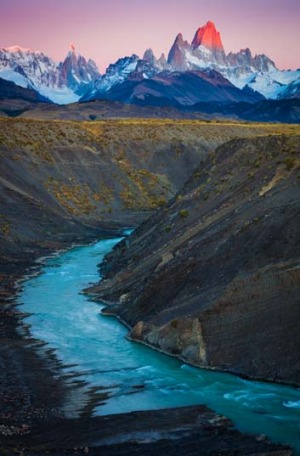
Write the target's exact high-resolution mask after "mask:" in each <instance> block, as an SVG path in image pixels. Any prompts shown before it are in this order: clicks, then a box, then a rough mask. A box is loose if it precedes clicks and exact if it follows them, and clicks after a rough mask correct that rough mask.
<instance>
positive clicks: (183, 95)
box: [94, 70, 264, 107]
mask: <svg viewBox="0 0 300 456" xmlns="http://www.w3.org/2000/svg"><path fill="white" fill-rule="evenodd" d="M97 98H104V99H110V100H118V101H122V102H124V103H134V104H138V105H141V106H178V107H180V106H191V105H194V104H196V103H199V102H201V101H206V102H221V103H233V102H241V101H244V102H248V103H255V102H257V101H260V100H262V99H264V97H263V96H262V95H260V94H259V93H257V92H254V91H253V90H250V89H245V90H240V89H238V88H237V87H235V86H234V85H233V84H231V83H230V82H229V81H228V80H227V79H225V78H224V77H223V76H222V75H221V74H220V73H218V72H217V71H215V70H208V71H189V72H161V73H159V74H156V75H154V76H153V77H151V78H143V79H139V78H133V77H131V78H127V80H126V81H124V82H123V83H121V84H118V85H115V86H112V87H111V88H110V90H109V91H107V92H105V93H103V92H101V91H99V92H96V93H95V94H94V99H97Z"/></svg>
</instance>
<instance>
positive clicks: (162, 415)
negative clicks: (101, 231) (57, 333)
mask: <svg viewBox="0 0 300 456" xmlns="http://www.w3.org/2000/svg"><path fill="white" fill-rule="evenodd" d="M78 241H79V240H78ZM38 253H39V254H40V255H41V251H36V254H38ZM46 253H50V250H49V251H44V252H43V255H42V256H45V255H44V254H46ZM24 260H25V259H24ZM16 271H18V273H16ZM22 271H23V272H24V273H25V271H26V274H28V273H30V272H31V273H34V272H35V273H37V272H38V271H37V266H36V265H35V266H33V262H30V261H29V260H26V261H22V266H21V265H20V267H19V268H15V267H14V275H12V274H7V276H6V279H5V280H4V281H2V282H1V296H2V309H3V310H2V317H3V318H2V325H1V331H2V335H3V336H2V337H1V339H2V342H3V343H2V344H1V362H2V366H3V369H1V384H2V385H3V386H2V390H1V391H2V396H1V403H2V404H3V407H1V425H0V432H1V440H0V441H1V446H0V448H1V451H2V453H3V454H7V455H10V454H20V451H23V453H24V454H28V455H34V456H38V455H43V454H47V452H50V454H53V455H61V454H62V453H63V454H74V453H75V454H76V452H77V453H79V454H80V453H83V454H84V451H85V452H86V451H88V452H89V454H95V455H96V454H101V455H102V454H104V455H105V454H124V455H125V454H131V453H132V451H135V452H136V453H137V454H156V453H157V452H158V451H161V452H163V454H191V455H192V454H196V453H195V452H196V451H198V445H202V444H203V445H204V446H205V451H206V453H205V452H203V454H211V455H212V454H217V453H216V452H217V451H219V452H222V454H233V452H234V454H241V455H246V454H256V453H255V452H257V454H258V453H259V454H261V452H262V451H264V452H265V454H278V451H282V452H281V453H280V454H282V455H286V454H291V452H290V450H288V449H287V448H286V447H282V446H280V445H272V444H269V443H268V441H267V440H265V438H264V437H262V436H258V437H249V436H247V435H245V434H241V433H240V432H238V431H236V430H233V429H232V424H231V422H230V421H229V420H228V419H225V418H220V417H219V416H218V415H216V414H215V413H214V412H212V411H211V410H209V409H207V408H206V407H199V406H194V407H181V408H175V409H172V412H171V413H170V410H168V409H165V410H159V411H145V412H133V413H129V414H128V413H127V414H118V415H110V416H103V417H95V418H93V417H92V415H91V413H88V412H87V411H88V410H89V407H88V406H87V407H86V412H87V413H84V414H81V415H80V414H77V417H76V418H73V419H70V418H66V414H65V410H66V404H67V403H68V407H67V408H68V410H69V411H70V410H71V409H72V407H71V408H70V399H71V402H72V400H73V412H72V413H73V414H74V411H75V410H76V406H75V405H76V404H74V402H76V401H78V398H80V400H81V401H83V400H84V401H86V404H88V403H89V401H90V404H92V403H93V401H95V396H94V397H93V395H92V394H91V396H90V398H88V397H85V398H83V394H84V393H83V391H84V389H82V388H80V386H82V385H80V380H79V379H80V377H79V379H77V380H79V381H78V382H77V383H76V382H75V383H72V382H71V383H70V381H66V379H64V378H63V376H62V368H63V366H62V364H61V363H60V362H59V361H58V359H57V357H56V356H55V354H54V353H53V351H52V350H49V349H47V348H46V347H44V346H43V343H42V342H41V341H38V340H34V339H32V338H25V337H24V336H27V337H28V335H29V334H28V325H27V324H26V321H24V320H23V318H24V317H25V315H24V314H22V312H20V309H19V308H16V307H15V304H16V302H15V300H14V299H12V294H16V293H18V292H19V291H20V287H21V284H20V282H19V280H20V278H21V274H22ZM26 333H27V334H26ZM91 410H92V407H90V412H91ZM199 423H200V424H199ZM125 436H126V438H125ZM24 450H25V452H24ZM145 451H146V452H145ZM174 451H175V452H174ZM176 451H177V453H176ZM274 452H275V453H274Z"/></svg>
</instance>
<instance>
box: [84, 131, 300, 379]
mask: <svg viewBox="0 0 300 456" xmlns="http://www.w3.org/2000/svg"><path fill="white" fill-rule="evenodd" d="M299 152H300V149H299V136H298V137H297V136H294V137H293V136H290V137H286V136H273V137H270V136H269V137H264V138H256V139H251V140H235V141H231V142H229V143H227V144H225V145H223V146H221V147H220V148H219V149H218V150H217V151H216V152H215V153H212V154H210V155H209V156H208V157H207V158H205V159H204V160H203V162H202V164H201V165H200V167H199V168H198V170H197V171H196V172H195V173H194V175H193V177H192V178H191V179H190V180H189V182H188V183H187V185H186V186H185V188H184V190H183V191H182V192H180V193H179V194H178V195H177V197H176V198H174V199H173V200H172V201H171V202H170V203H169V205H168V206H167V207H165V208H163V209H161V210H160V211H157V212H156V213H155V214H154V215H153V216H152V217H150V218H149V219H148V220H147V221H145V222H144V223H143V224H142V225H140V226H139V227H138V229H137V230H136V231H135V232H134V233H133V234H132V235H131V237H130V238H129V239H127V240H126V241H124V242H123V243H121V244H120V245H118V246H116V247H115V249H114V251H113V252H112V253H111V254H109V255H108V256H107V258H106V261H105V263H104V265H103V267H102V273H103V274H104V276H105V280H104V281H103V282H101V283H100V284H99V286H97V287H95V288H94V289H92V290H91V292H92V293H93V295H94V296H95V298H96V299H98V300H100V301H101V300H104V301H106V302H110V303H111V304H112V306H110V307H108V309H107V311H108V312H109V313H110V314H115V315H117V316H119V317H120V318H121V319H123V320H124V321H125V322H127V323H128V324H129V325H130V326H131V327H132V328H133V329H132V331H131V333H130V337H131V338H132V339H134V340H137V341H141V342H143V343H146V344H149V345H151V346H153V347H156V348H158V349H159V350H162V351H163V352H166V353H169V354H172V355H175V356H178V357H179V358H181V359H182V360H184V361H186V362H188V363H191V364H194V365H197V366H201V367H206V368H209V369H219V370H223V371H229V372H233V373H236V374H239V375H242V376H247V377H251V378H256V379H264V380H270V381H274V382H286V383H290V384H295V385H299V384H300V376H299V373H300V364H299V356H298V353H299V348H300V333H299V328H298V325H297V322H298V321H299V317H300V313H299V312H300V308H299V291H300V290H299V285H300V272H299V271H300V267H299V266H300V261H299V258H300V247H299V246H300V232H299V226H300V218H299V214H300V211H299V205H300V182H299V165H300V160H299Z"/></svg>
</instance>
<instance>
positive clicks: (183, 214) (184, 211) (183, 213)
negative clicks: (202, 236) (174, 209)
mask: <svg viewBox="0 0 300 456" xmlns="http://www.w3.org/2000/svg"><path fill="white" fill-rule="evenodd" d="M188 215H189V211H188V210H187V209H181V210H180V211H179V217H181V218H186V217H188Z"/></svg>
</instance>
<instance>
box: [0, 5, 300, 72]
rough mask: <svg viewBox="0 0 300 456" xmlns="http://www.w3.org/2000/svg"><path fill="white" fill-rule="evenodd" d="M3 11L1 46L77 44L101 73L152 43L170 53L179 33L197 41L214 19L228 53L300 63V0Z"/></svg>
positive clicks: (52, 48)
mask: <svg viewBox="0 0 300 456" xmlns="http://www.w3.org/2000/svg"><path fill="white" fill-rule="evenodd" d="M0 18H1V26H0V47H8V46H12V45H16V44H18V45H20V46H23V47H28V48H31V49H33V50H42V51H43V52H44V53H45V54H47V55H49V56H50V57H52V58H53V59H55V60H57V61H59V60H62V59H64V58H65V56H66V54H67V52H68V50H69V48H70V43H75V45H76V49H77V51H78V52H79V53H80V54H82V55H84V56H85V57H86V58H92V59H94V60H95V61H96V63H97V65H98V66H99V69H100V71H101V72H104V71H105V68H106V67H107V66H108V65H109V64H110V63H113V62H115V61H116V60H117V59H118V58H120V57H123V56H125V55H131V54H133V53H135V54H138V55H139V56H141V57H142V56H143V53H144V51H145V49H146V48H148V47H151V48H152V49H153V51H154V53H155V54H156V55H157V56H159V55H160V54H161V53H162V52H165V54H166V55H167V53H168V51H169V49H170V47H171V45H172V43H173V41H174V39H175V36H176V35H177V33H178V32H182V33H183V36H184V38H185V39H186V40H188V41H189V42H191V40H192V39H193V36H194V33H195V31H196V29H197V28H198V27H200V26H202V25H204V24H205V23H206V22H207V21H208V20H212V21H214V22H215V24H216V27H217V29H218V30H219V31H220V32H221V36H222V40H223V44H224V47H225V51H226V52H229V51H238V50H240V49H241V48H245V47H249V48H250V49H251V50H252V53H253V54H258V53H265V54H267V55H268V56H269V57H270V58H271V59H272V60H274V61H275V63H276V65H277V66H278V67H279V68H281V69H283V68H285V69H287V68H292V69H295V68H299V67H300V58H299V45H300V27H299V23H300V0H251V1H250V0H249V1H247V0H109V1H104V0H1V2H0Z"/></svg>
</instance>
